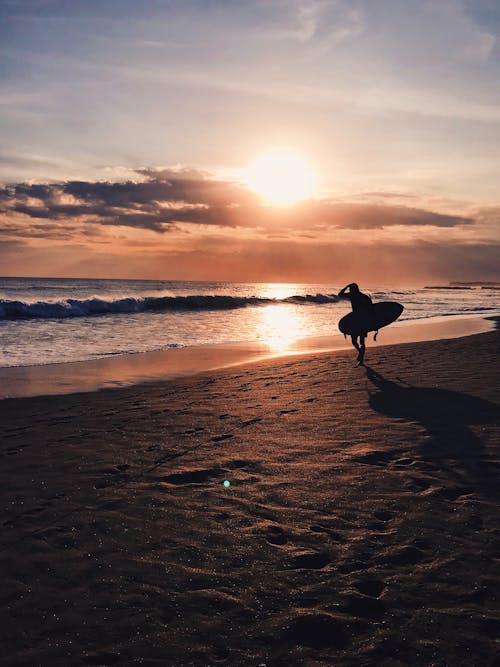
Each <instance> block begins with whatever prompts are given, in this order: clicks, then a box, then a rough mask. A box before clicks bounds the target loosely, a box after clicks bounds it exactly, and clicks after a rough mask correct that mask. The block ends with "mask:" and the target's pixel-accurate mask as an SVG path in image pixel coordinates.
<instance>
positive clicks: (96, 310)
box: [0, 294, 339, 320]
mask: <svg viewBox="0 0 500 667" xmlns="http://www.w3.org/2000/svg"><path fill="white" fill-rule="evenodd" d="M338 300H339V299H338V297H337V296H336V295H334V294H315V295H314V294H307V295H305V296H299V295H297V296H289V297H286V298H284V299H271V298H265V297H256V296H231V295H213V296H207V295H192V296H160V297H144V298H133V297H127V298H123V299H116V300H111V301H108V300H105V299H97V298H93V299H82V300H79V299H65V300H64V301H55V302H51V301H37V302H35V303H26V302H24V301H9V300H0V320H30V319H61V318H69V317H89V316H97V315H110V314H117V313H122V314H127V313H155V312H156V313H160V312H169V311H170V312H172V311H193V310H203V311H206V310H232V309H235V308H244V307H246V306H266V305H270V304H278V303H294V304H308V303H316V304H324V303H337V301H338Z"/></svg>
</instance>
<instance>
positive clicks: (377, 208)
mask: <svg viewBox="0 0 500 667" xmlns="http://www.w3.org/2000/svg"><path fill="white" fill-rule="evenodd" d="M137 173H138V174H139V175H140V176H142V177H143V178H146V179H147V180H144V181H140V182H135V181H126V182H120V183H112V182H106V181H98V182H89V181H66V182H63V183H41V184H29V183H18V184H15V185H10V186H7V187H4V188H0V213H3V214H12V213H17V214H23V215H25V216H27V217H28V218H31V219H39V220H51V221H56V222H57V221H64V222H65V223H66V224H68V223H69V224H70V223H71V222H75V223H76V222H83V223H92V224H100V225H123V226H127V227H134V228H140V229H148V230H152V231H156V232H165V231H168V230H169V229H172V228H175V226H176V224H177V223H190V224H195V225H220V226H224V227H260V226H266V225H269V226H272V227H273V228H274V229H275V230H276V231H282V230H285V229H296V228H298V229H304V228H307V229H309V230H310V229H311V228H315V229H320V228H323V229H326V228H328V227H334V228H344V229H359V230H363V229H382V228H384V227H388V226H394V225H414V226H415V225H416V226H434V227H454V226H457V225H466V224H471V223H472V222H474V220H473V219H472V218H468V217H462V216H453V215H444V214H442V213H436V212H434V211H428V210H424V209H419V208H412V207H407V206H401V205H389V204H385V203H384V204H373V203H364V204H363V203H339V202H335V201H329V200H309V201H305V202H302V203H300V204H297V205H295V206H290V207H283V208H279V207H270V206H265V205H263V202H261V201H260V200H259V199H258V197H257V195H256V194H255V193H254V192H252V191H250V190H248V189H246V188H244V187H242V186H241V185H238V184H236V183H231V182H228V181H222V180H217V179H214V178H210V177H209V175H207V174H204V173H202V172H198V171H194V170H187V169H184V170H183V169H180V170H173V169H163V170H154V169H140V170H138V172H137Z"/></svg>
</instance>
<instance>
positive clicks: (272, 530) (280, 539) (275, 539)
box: [264, 526, 288, 546]
mask: <svg viewBox="0 0 500 667" xmlns="http://www.w3.org/2000/svg"><path fill="white" fill-rule="evenodd" d="M264 538H265V540H266V542H269V544H275V545H280V546H281V545H283V544H286V543H287V542H288V538H287V536H286V535H285V531H284V530H283V528H281V526H268V527H267V528H266V530H265V531H264Z"/></svg>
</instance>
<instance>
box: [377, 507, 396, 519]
mask: <svg viewBox="0 0 500 667" xmlns="http://www.w3.org/2000/svg"><path fill="white" fill-rule="evenodd" d="M373 516H374V517H375V518H376V519H378V520H379V521H390V520H391V519H392V518H393V517H394V512H389V511H388V510H377V511H376V512H374V513H373Z"/></svg>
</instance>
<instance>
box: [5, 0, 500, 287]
mask: <svg viewBox="0 0 500 667" xmlns="http://www.w3.org/2000/svg"><path fill="white" fill-rule="evenodd" d="M499 28H500V3H499V2H498V0H432V1H426V0H365V1H361V0H260V1H257V0H246V1H242V2H235V1H234V0H224V1H223V0H199V1H194V0H170V1H169V0H144V1H143V2H137V0H66V1H64V2H63V1H60V0H54V1H51V0H31V1H29V0H0V34H1V39H0V45H1V46H0V51H1V62H2V66H1V68H0V117H1V121H0V122H1V128H2V132H1V134H0V275H4V276H8V275H17V276H23V275H29V276H36V275H38V276H88V277H121V278H164V279H186V280H239V281H259V282H264V281H292V282H299V281H301V282H302V281H304V282H332V283H336V282H339V283H340V282H344V281H346V282H347V281H350V280H358V281H359V282H363V283H371V284H373V283H381V284H400V285H408V284H412V283H424V282H428V281H431V280H432V281H436V280H439V281H447V280H467V279H469V280H478V279H483V280H499V279H500V271H499V268H498V267H499V265H500V262H499V257H500V252H499V251H500V191H499V184H500V159H499V156H500V36H499Z"/></svg>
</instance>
